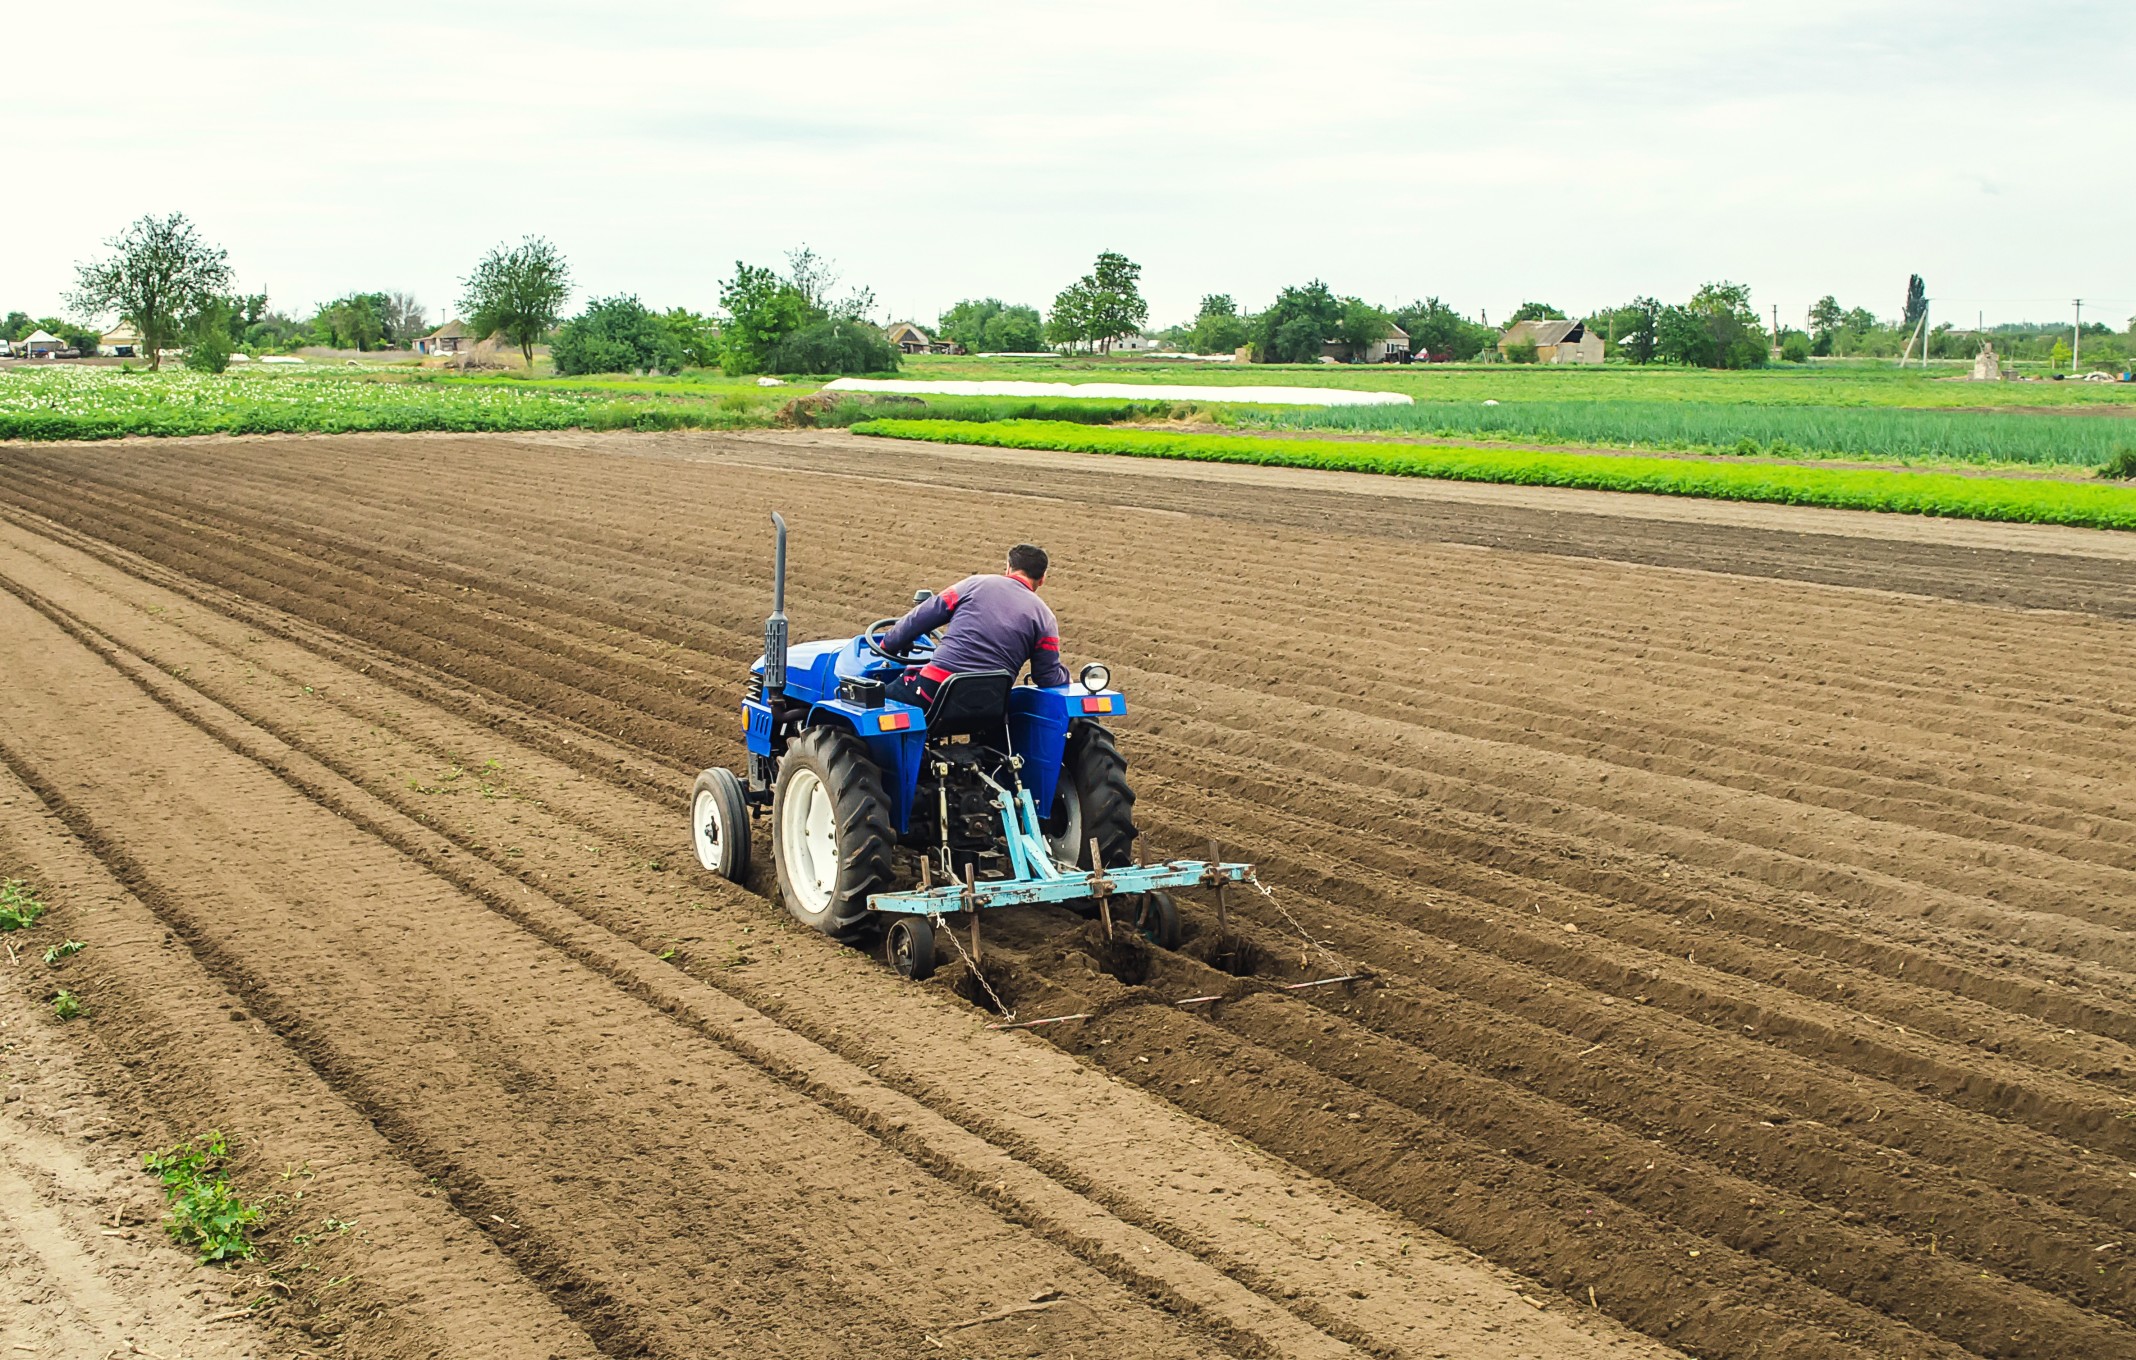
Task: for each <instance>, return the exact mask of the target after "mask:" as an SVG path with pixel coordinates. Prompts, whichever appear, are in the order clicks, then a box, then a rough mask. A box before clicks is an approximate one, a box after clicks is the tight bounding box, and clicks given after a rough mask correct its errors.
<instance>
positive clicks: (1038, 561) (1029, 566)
mask: <svg viewBox="0 0 2136 1360" xmlns="http://www.w3.org/2000/svg"><path fill="white" fill-rule="evenodd" d="M1009 570H1010V571H1020V572H1022V573H1023V574H1024V575H1026V576H1028V577H1030V578H1031V579H1032V580H1034V581H1043V580H1045V579H1046V550H1045V549H1044V548H1040V547H1036V546H1034V545H1032V544H1029V543H1019V544H1017V545H1016V546H1015V547H1013V548H1011V549H1009Z"/></svg>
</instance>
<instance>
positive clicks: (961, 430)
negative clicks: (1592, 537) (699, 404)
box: [853, 420, 2136, 529]
mask: <svg viewBox="0 0 2136 1360" xmlns="http://www.w3.org/2000/svg"><path fill="white" fill-rule="evenodd" d="M853 430H854V432H855V433H856V434H865V435H877V436H881V437H886V438H891V439H921V440H930V441H933V442H935V443H942V444H980V445H987V446H990V447H994V448H1008V449H1057V450H1061V451H1064V452H1070V453H1105V454H1123V455H1127V456H1131V457H1138V458H1184V459H1191V460H1196V461H1203V462H1218V463H1253V464H1259V465H1262V466H1275V467H1303V468H1321V469H1326V470H1331V471H1341V472H1376V473H1385V474H1389V475H1392V476H1398V477H1433V478H1444V479H1448V480H1453V481H1464V482H1506V483H1512V484H1514V485H1519V486H1564V487H1579V488H1584V489H1587V490H1592V491H1635V492H1644V493H1647V494H1650V495H1662V496H1695V497H1703V498H1706V499H1711V500H1734V501H1769V502H1775V503H1778V504H1783V505H1816V506H1829V507H1833V508H1837V509H1843V510H1878V511H1885V512H1889V513H1896V514H1912V515H1937V516H1944V517H1948V518H1954V519H1982V520H2002V521H2010V522H2014V523H2021V524H2067V525H2075V526H2078V527H2081V528H2089V529H2136V488H2129V487H2119V486H2109V485H2102V484H2096V483H2089V484H2088V483H2082V482H2055V481H2046V480H2039V479H2018V478H1999V477H1964V476H1958V475H1955V474H1950V473H1933V472H1886V471H1881V470H1876V469H1862V468H1825V467H1799V466H1793V465H1787V464H1770V463H1751V464H1743V463H1721V462H1705V461H1701V460H1698V459H1692V458H1641V457H1636V456H1623V457H1619V456H1616V455H1611V454H1578V453H1529V452H1524V451H1521V450H1516V449H1464V448H1431V447H1419V446H1417V445H1388V444H1371V443H1363V442H1356V441H1348V440H1345V441H1341V442H1334V441H1327V442H1323V441H1319V440H1310V439H1265V438H1255V437H1252V436H1237V435H1208V434H1169V433H1164V432H1161V431H1154V430H1113V429H1092V428H1089V427H1087V426H1082V425H1075V424H1068V423H1064V422H1058V421H1035V420H1033V421H1003V422H1000V423H997V424H990V425H974V424H971V423H968V422H964V421H940V420H871V421H864V422H862V423H861V424H858V425H855V426H854V427H853Z"/></svg>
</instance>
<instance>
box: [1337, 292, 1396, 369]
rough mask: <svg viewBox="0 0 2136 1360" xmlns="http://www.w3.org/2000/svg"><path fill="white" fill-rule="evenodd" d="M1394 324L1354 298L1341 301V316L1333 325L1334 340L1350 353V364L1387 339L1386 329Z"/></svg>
mask: <svg viewBox="0 0 2136 1360" xmlns="http://www.w3.org/2000/svg"><path fill="white" fill-rule="evenodd" d="M1393 324H1394V323H1393V321H1392V320H1391V319H1390V318H1389V317H1388V315H1387V314H1386V313H1385V312H1383V311H1381V310H1380V309H1379V308H1377V307H1374V306H1373V305H1371V304H1370V303H1368V302H1361V301H1359V300H1358V299H1356V298H1346V299H1344V301H1343V306H1342V316H1341V318H1340V319H1339V320H1337V322H1336V323H1335V336H1334V338H1335V339H1338V340H1340V341H1342V343H1343V347H1344V348H1345V349H1347V350H1349V351H1350V359H1351V362H1353V363H1354V362H1356V360H1357V358H1358V356H1359V355H1361V354H1363V353H1365V352H1366V351H1367V350H1369V349H1370V348H1371V347H1372V346H1374V345H1377V344H1379V343H1380V342H1381V341H1382V340H1385V339H1386V338H1387V332H1388V328H1389V327H1390V326H1392V325H1393Z"/></svg>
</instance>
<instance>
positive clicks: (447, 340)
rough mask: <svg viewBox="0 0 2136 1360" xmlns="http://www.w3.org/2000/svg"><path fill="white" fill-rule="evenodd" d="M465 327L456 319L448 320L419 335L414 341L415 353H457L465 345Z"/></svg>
mask: <svg viewBox="0 0 2136 1360" xmlns="http://www.w3.org/2000/svg"><path fill="white" fill-rule="evenodd" d="M467 343H468V336H467V327H466V325H465V324H463V323H462V322H460V321H458V320H453V321H448V322H446V323H445V324H444V325H442V326H440V327H438V328H437V329H436V330H434V331H432V332H431V333H430V334H428V335H425V336H420V337H418V338H417V340H416V342H415V352H416V353H417V354H458V353H459V352H460V351H461V350H462V349H465V348H466V347H467Z"/></svg>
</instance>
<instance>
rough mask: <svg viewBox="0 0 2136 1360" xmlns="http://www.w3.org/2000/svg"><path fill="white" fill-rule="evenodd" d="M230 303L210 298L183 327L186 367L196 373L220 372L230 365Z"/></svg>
mask: <svg viewBox="0 0 2136 1360" xmlns="http://www.w3.org/2000/svg"><path fill="white" fill-rule="evenodd" d="M230 320H231V307H230V304H229V303H228V302H227V301H225V300H224V299H222V298H219V297H211V298H209V299H208V300H207V301H206V302H204V303H202V304H201V307H200V310H199V311H197V312H195V313H193V315H192V316H191V317H190V318H188V319H187V321H186V325H185V366H186V367H187V368H189V369H191V370H193V371H194V372H195V373H220V372H222V371H223V370H224V369H226V368H228V367H229V366H230V353H231V351H232V349H233V348H234V347H235V346H234V345H233V344H232V341H231V337H230Z"/></svg>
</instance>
